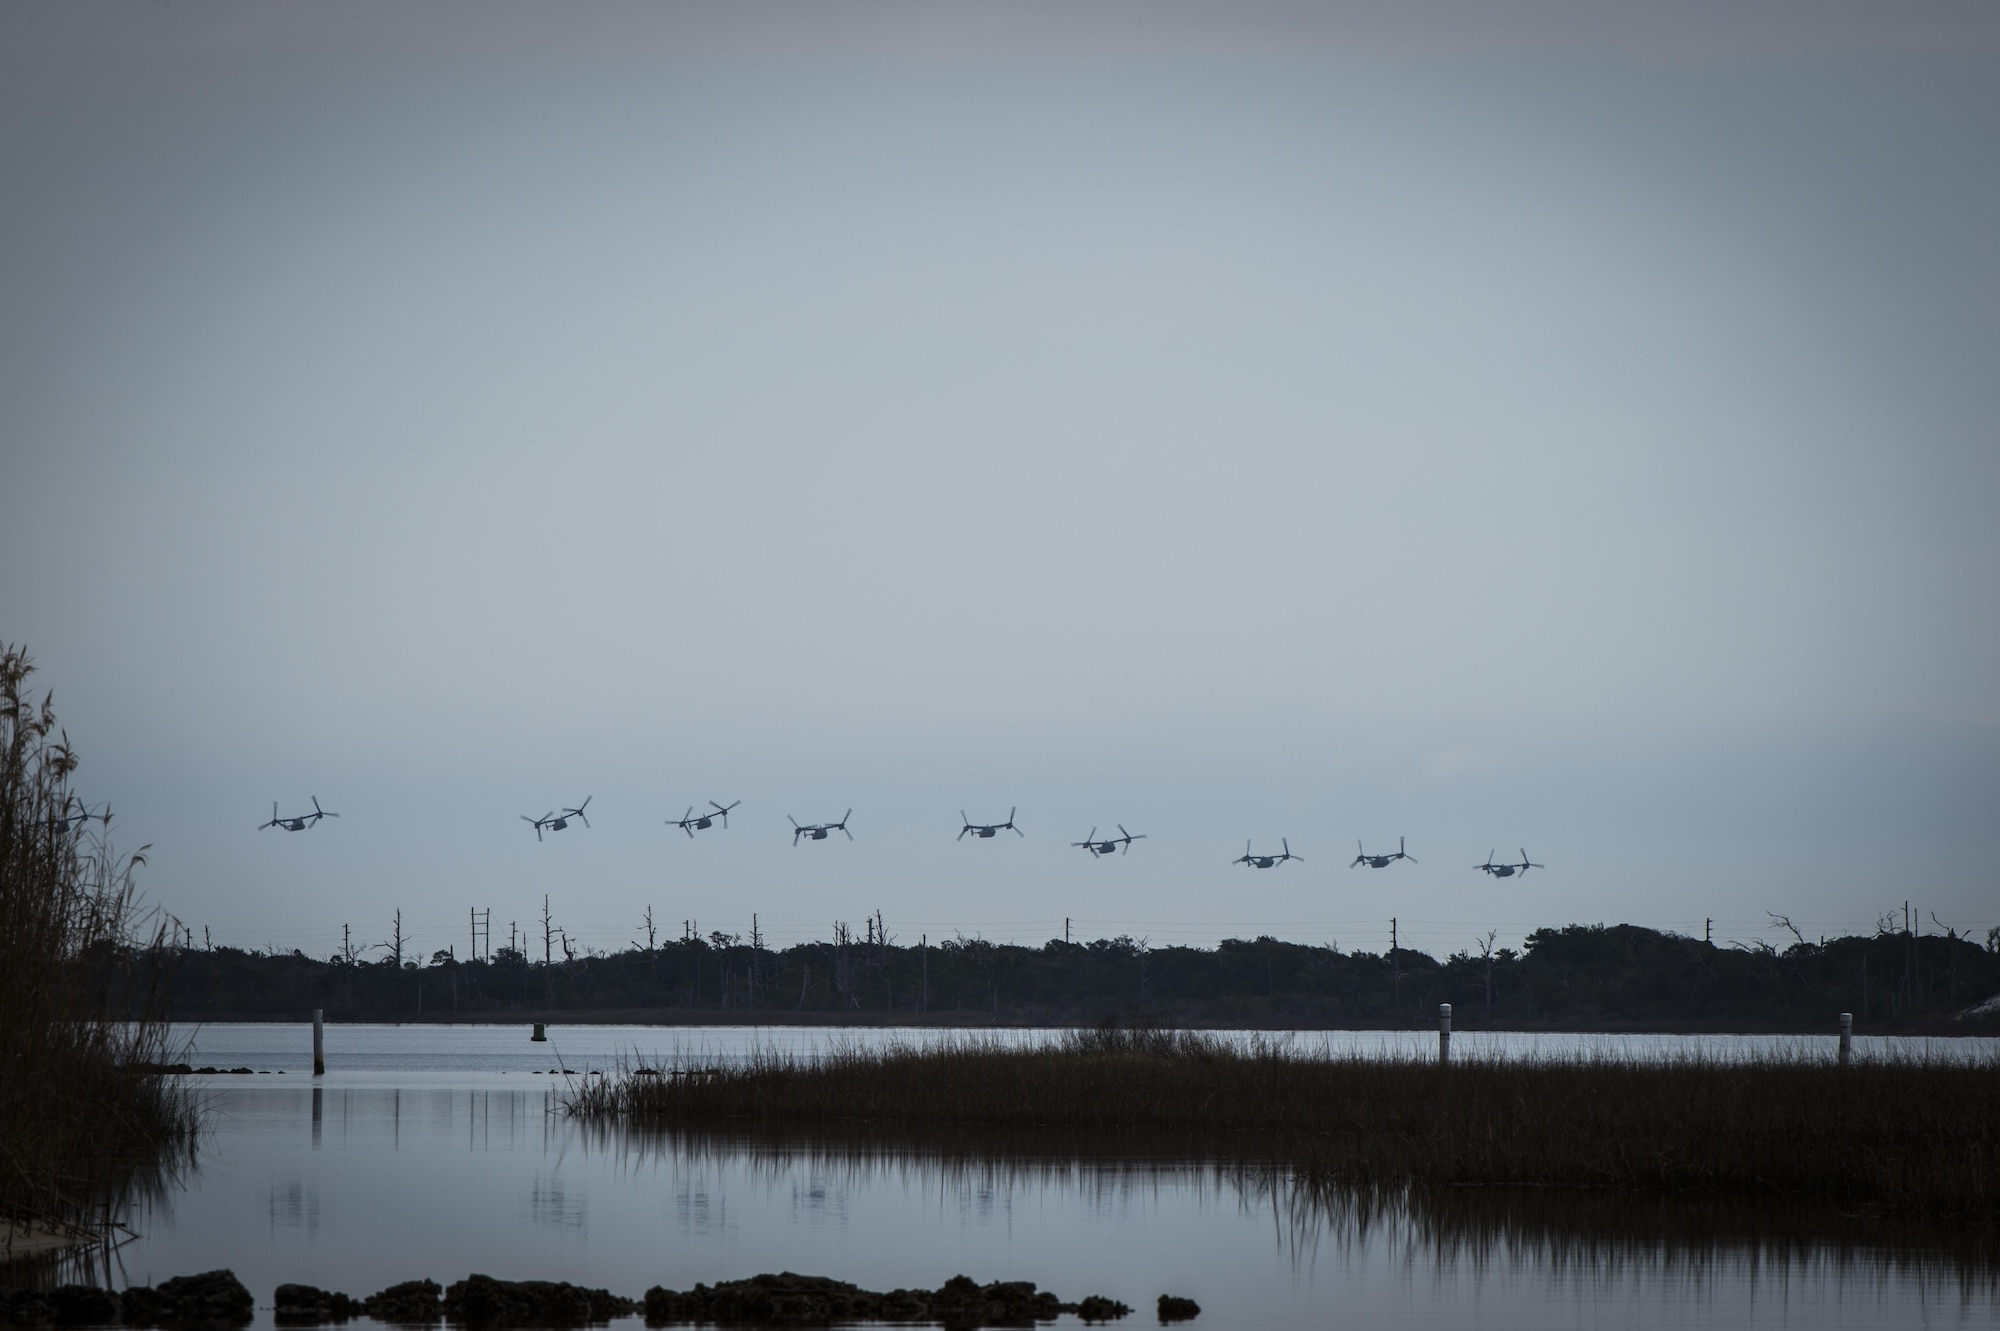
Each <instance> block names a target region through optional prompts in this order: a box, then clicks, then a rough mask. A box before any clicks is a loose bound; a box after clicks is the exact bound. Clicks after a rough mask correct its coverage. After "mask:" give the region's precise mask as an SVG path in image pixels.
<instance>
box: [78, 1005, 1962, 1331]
mask: <svg viewBox="0 0 2000 1331" xmlns="http://www.w3.org/2000/svg"><path fill="white" fill-rule="evenodd" d="M527 1034H528V1033H527V1031H526V1029H525V1028H523V1027H519V1026H486V1027H465V1026H459V1027H424V1026H400V1027H398V1026H334V1027H329V1028H328V1029H327V1048H328V1063H329V1071H328V1073H327V1075H326V1076H325V1077H323V1078H319V1079H317V1084H315V1079H314V1078H312V1077H311V1076H310V1075H308V1074H309V1073H310V1065H311V1034H310V1030H309V1028H306V1027H303V1026H299V1027H286V1026H271V1025H244V1026H209V1027H205V1028H202V1029H201V1030H200V1031H199V1032H198V1033H196V1034H195V1052H194V1061H195V1062H197V1063H198V1064H199V1063H203V1062H208V1063H214V1064H216V1065H218V1066H238V1065H243V1066H250V1067H253V1068H256V1069H259V1070H261V1071H263V1072H265V1073H266V1074H267V1075H261V1076H250V1077H241V1076H238V1077H224V1076H216V1077H203V1078H197V1079H195V1080H196V1083H197V1086H198V1089H199V1091H200V1093H201V1094H202V1095H203V1096H204V1097H205V1100H206V1103H207V1105H208V1109H209V1121H210V1124H211V1131H210V1133H209V1135H208V1137H207V1138H206V1140H205V1142H204V1144H203V1146H202V1149H201V1152H200V1161H199V1164H198V1166H197V1167H196V1168H195V1169H194V1170H193V1171H192V1172H191V1173H190V1174H189V1175H188V1177H186V1178H185V1179H184V1180H182V1181H180V1182H179V1183H177V1184H176V1185H174V1186H173V1187H172V1188H170V1189H169V1190H168V1192H167V1193H166V1195H165V1196H164V1197H162V1198H161V1199H160V1200H158V1201H156V1202H153V1203H150V1204H148V1205H147V1206H145V1207H143V1208H140V1209H139V1210H138V1211H137V1212H136V1213H135V1214H134V1215H133V1216H132V1217H131V1218H130V1224H131V1227H132V1228H133V1230H134V1231H135V1232H136V1234H137V1237H135V1238H134V1239H133V1240H132V1241H131V1242H129V1243H127V1244H125V1245H124V1246H123V1248H122V1249H121V1250H120V1251H119V1253H118V1254H117V1257H116V1259H115V1262H116V1267H117V1269H114V1272H113V1278H114V1279H115V1280H120V1281H132V1282H139V1283H150V1282H155V1281H158V1280H161V1279H164V1278H166V1277H168V1276H173V1275H181V1274H186V1273H189V1272H194V1271H202V1270H208V1269H210V1268H213V1267H218V1266H227V1267H231V1268H234V1269H235V1271H236V1272H237V1273H238V1275H239V1276H241V1277H242V1278H243V1280H244V1282H245V1283H246V1284H248V1285H249V1286H250V1288H251V1290H252V1291H253V1292H254V1293H256V1294H257V1296H258V1298H259V1299H260V1301H263V1302H265V1303H268V1301H269V1299H270V1295H271V1290H272V1289H273V1288H274V1287H275V1286H276V1285H277V1284H278V1283H280V1282H281V1281H287V1280H295V1281H304V1282H307V1283H311V1284H317V1285H323V1286H328V1287H331V1288H335V1289H342V1290H346V1291H348V1292H350V1293H354V1294H366V1293H369V1292H372V1291H373V1290H376V1289H379V1288H381V1287H382V1286H384V1285H387V1284H390V1283H392V1282H394V1281H398V1280H405V1279H412V1278H416V1277H423V1276H428V1277H431V1278H433V1279H437V1280H439V1281H443V1282H449V1281H451V1280H453V1279H456V1278H459V1277H461V1276H463V1275H465V1274H467V1273H469V1272H473V1271H480V1272H485V1273H487V1274H490V1275H495V1276H500V1277H503V1278H511V1279H530V1278H534V1279H556V1280H571V1281H577V1282H580V1283H584V1284H589V1285H602V1286H607V1287H609V1288H611V1289H612V1290H614V1291H616V1292H619V1293H623V1294H628V1295H632V1296H637V1295H639V1294H640V1293H642V1292H643V1291H644V1290H645V1289H646V1287H647V1286H649V1285H653V1284H666V1285H669V1286H672V1287H677V1288H685V1287H686V1286H689V1285H692V1284H694V1283H695V1282H696V1281H710V1282H712V1281H715V1280H718V1279H729V1278H735V1277H741V1276H747V1275H752V1274H755V1273H757V1272H760V1271H776V1270H794V1271H801V1272H809V1273H814V1274H822V1275H830V1276H835V1277H838V1278H840V1279H845V1280H852V1281H855V1282H857V1283H860V1284H862V1285H864V1286H868V1287H872V1288H887V1287H890V1286H896V1285H922V1286H935V1285H937V1284H939V1283H941V1282H942V1281H943V1280H945V1279H946V1278H947V1277H949V1276H952V1275H954V1274H957V1273H959V1272H964V1273H965V1274H967V1275H971V1276H973V1277H975V1278H977V1279H979V1280H994V1279H1026V1280H1033V1281H1036V1282H1037V1283H1039V1284H1040V1285H1042V1286H1044V1287H1045V1288H1050V1289H1053V1290H1055V1291H1056V1292H1057V1293H1058V1294H1060V1295H1061V1296H1062V1297H1064V1298H1066V1299H1076V1298H1080V1297H1082V1296H1083V1295H1085V1294H1091V1293H1101V1294H1107V1295H1110V1296H1112V1297H1114V1298H1119V1299H1122V1300H1124V1301H1125V1302H1126V1303H1129V1304H1131V1305H1133V1307H1134V1308H1135V1309H1137V1311H1136V1312H1135V1314H1134V1316H1133V1317H1132V1318H1131V1319H1128V1321H1127V1323H1126V1325H1128V1326H1132V1325H1152V1324H1154V1317H1153V1313H1152V1306H1151V1305H1152V1304H1153V1301H1154V1300H1155V1299H1156V1298H1157V1297H1158V1295H1160V1294H1161V1293H1163V1292H1167V1293H1174V1294H1181V1295H1186V1296H1188V1297H1191V1298H1194V1299H1196V1300H1197V1301H1199V1302H1200V1303H1201V1305H1202V1307H1203V1309H1204V1312H1203V1315H1202V1318H1201V1320H1200V1321H1198V1322H1197V1323H1195V1324H1194V1325H1195V1326H1196V1327H1198V1328H1199V1327H1208V1328H1212V1329H1219V1328H1229V1327H1273V1328H1276V1327H1286V1328H1290V1327H1323V1326H1358V1327H1359V1326H1450V1327H1468V1328H1473V1327H1477V1328H1512V1327H1523V1328H1526V1327H1598V1326H1619V1327H1712V1326H1749V1325H1753V1324H1754V1325H1758V1326H1800V1327H1813V1328H1830V1327H1930V1326H1940V1327H1944V1326H1980V1327H1986V1326H1993V1325H1995V1324H1996V1322H2000V1280H1997V1278H1996V1274H1995V1266H1994V1263H1993V1261H1992V1258H1991V1253H1992V1252H1993V1245H1992V1243H1991V1242H1990V1241H1989V1240H1990V1236H1978V1235H1974V1236H1969V1239H1968V1238H1967V1236H1954V1235H1950V1234H1945V1235H1929V1236H1926V1235H1913V1234H1911V1233H1909V1232H1908V1231H1906V1230H1900V1229H1891V1228H1890V1227H1887V1226H1883V1225H1881V1224H1879V1223H1874V1222H1869V1221H1867V1220H1865V1219H1856V1218H1849V1219H1846V1220H1836V1219H1828V1218H1825V1217H1817V1218H1806V1219H1801V1218H1798V1217H1793V1218H1791V1219H1789V1220H1788V1219H1787V1218H1785V1217H1782V1216H1775V1217H1774V1216H1770V1215H1765V1214H1752V1213H1748V1212H1745V1211H1741V1210H1732V1209H1730V1208H1718V1207H1709V1208H1707V1209H1702V1208H1699V1207H1695V1206H1691V1205H1690V1204H1687V1203H1662V1202H1660V1201H1659V1200H1658V1199H1652V1200H1649V1201H1632V1200H1629V1199H1625V1200H1621V1199H1615V1198H1614V1199H1604V1198H1547V1197H1543V1198H1527V1199H1490V1198H1480V1199H1475V1200H1474V1201H1463V1200H1455V1199H1452V1198H1445V1199H1442V1200H1439V1199H1429V1200H1426V1199H1422V1198H1417V1199H1399V1200H1393V1201H1389V1202H1379V1203H1377V1204H1374V1205H1365V1204H1363V1203H1362V1202H1360V1201H1358V1200H1356V1199H1353V1198H1351V1197H1348V1198H1343V1197H1338V1196H1309V1195H1304V1194H1302V1193H1300V1192H1299V1191H1298V1190H1297V1189H1295V1188H1293V1187H1292V1186H1291V1185H1290V1184H1289V1183H1288V1182H1287V1181H1286V1180H1285V1179H1284V1178H1283V1176H1282V1175H1276V1174H1274V1173H1272V1172H1271V1171H1270V1170H1268V1169H1266V1168H1264V1167H1263V1166H1261V1165H1260V1164H1259V1163H1258V1162H1257V1160H1256V1158H1255V1151H1254V1150H1246V1152H1245V1154H1244V1155H1243V1156H1242V1157H1241V1158H1238V1159H1233V1160H1217V1159H1213V1158H1207V1159H1200V1158H1190V1157H1189V1156H1188V1155H1187V1154H1186V1153H1185V1152H1184V1151H1181V1150H1177V1149H1175V1148H1174V1147H1173V1146H1172V1144H1170V1143H1161V1142H1158V1141H1144V1140H1130V1139H1128V1140H1123V1141H1105V1140H1103V1139H1095V1140H1088V1141H1086V1140H1078V1141H1075V1142H1067V1141H1065V1142H1062V1143H1057V1144H1053V1145H1052V1144H1051V1143H1050V1142H1049V1141H1048V1140H1047V1139H1029V1140H1022V1139H1014V1140H1005V1139H1000V1138H992V1137H980V1136H977V1135H969V1134H959V1135H955V1136H940V1137H924V1138H910V1137H907V1136H899V1137H897V1138H895V1139H893V1140H891V1139H877V1140H869V1139H864V1138H857V1137H853V1136H847V1137H842V1136H838V1135H818V1136H812V1135H800V1136H794V1137H790V1138H779V1137H774V1136H771V1135H768V1134H767V1135H761V1136H717V1135H712V1134H710V1135H696V1134H679V1135H674V1134H652V1135H644V1134H634V1133H623V1132H611V1131H605V1130H602V1129H589V1128H586V1127H583V1126H581V1125H578V1124H575V1123H573V1122H571V1121H569V1120H568V1119H567V1118H565V1117H564V1116H563V1115H562V1113H561V1112H560V1099H561V1096H562V1094H563V1092H564V1090H565V1088H566V1086H567V1084H568V1081H567V1080H566V1078H565V1077H564V1076H562V1075H560V1074H558V1075H555V1076H551V1075H550V1072H549V1070H550V1069H552V1068H565V1067H566V1068H568V1069H570V1070H571V1075H572V1077H574V1076H580V1075H589V1074H590V1073H592V1072H594V1071H598V1070H605V1069H610V1068H613V1067H614V1065H615V1063H616V1061H617V1060H618V1059H619V1058H620V1057H621V1056H623V1057H629V1056H632V1055H634V1054H637V1055H641V1056H644V1057H646V1058H648V1060H649V1061H651V1060H661V1061H666V1060H680V1061H684V1062H694V1063H702V1062H709V1063H713V1062H720V1061H724V1060H727V1059H732V1058H738V1057H742V1056H744V1055H745V1054H747V1053H749V1052H751V1051H753V1050H755V1049H759V1048H763V1049H771V1048H786V1049H799V1050H805V1049H812V1048H822V1047H825V1046H826V1045H827V1044H828V1043H829V1042H833V1041H848V1042H851V1043H852V1042H869V1043H872V1042H875V1041H881V1040H889V1039H895V1038H904V1039H913V1040H914V1039H931V1038H938V1036H937V1035H936V1034H935V1033H929V1032H921V1031H906V1032H877V1031H843V1032H838V1033H828V1032H824V1031H816V1030H784V1029H780V1030H772V1029H768V1028H766V1029H747V1028H721V1027H718V1028H702V1029H688V1028H680V1029H666V1028H658V1027H623V1028H618V1027H598V1028H556V1029H555V1030H553V1031H552V1034H553V1036H554V1040H553V1042H552V1043H551V1044H540V1045H536V1044H530V1043H529V1042H528V1039H527ZM1006 1038H1018V1037H1006ZM1026 1038H1040V1037H1039V1036H1038V1035H1033V1034H1031V1035H1030V1036H1028V1037H1026ZM1426 1038H1429V1039H1430V1040H1431V1041H1432V1043H1426V1042H1425V1041H1426ZM1320 1039H1321V1037H1320V1036H1317V1035H1315V1036H1312V1037H1303V1038H1302V1041H1303V1040H1310V1041H1311V1042H1313V1044H1315V1045H1316V1043H1317V1042H1318V1041H1319V1040H1320ZM1333 1039H1334V1040H1335V1041H1336V1047H1348V1046H1352V1047H1355V1048H1359V1049H1366V1050H1369V1051H1374V1050H1379V1049H1388V1050H1397V1051H1403V1052H1408V1053H1410V1054H1411V1055H1412V1056H1420V1055H1423V1054H1427V1053H1428V1052H1430V1051H1431V1050H1433V1049H1434V1047H1435V1045H1434V1037H1422V1036H1405V1035H1401V1034H1393V1033H1363V1034H1341V1035H1338V1036H1335V1037H1333ZM1482 1042H1486V1043H1487V1044H1488V1045H1489V1047H1490V1051H1491V1052H1493V1053H1495V1054H1518V1053H1523V1052H1533V1051H1539V1052H1543V1053H1548V1052H1557V1051H1567V1050H1569V1049H1572V1048H1585V1047H1590V1046H1591V1045H1592V1044H1593V1043H1594V1044H1595V1045H1597V1046H1601V1047H1609V1048H1613V1049H1616V1050H1618V1051H1620V1052H1626V1053H1638V1052H1645V1051H1659V1052H1671V1051H1672V1050H1674V1049H1677V1048H1685V1047H1686V1042H1685V1041H1679V1040H1676V1039H1675V1038H1673V1037H1616V1038H1611V1037H1598V1038H1594V1040H1593V1039H1579V1038H1574V1037H1547V1036H1542V1037H1535V1038H1534V1039H1532V1040H1529V1039H1527V1038H1526V1037H1511V1036H1477V1035H1475V1036H1461V1037H1458V1043H1457V1045H1456V1047H1455V1049H1454V1052H1455V1053H1457V1052H1460V1051H1464V1052H1466V1053H1471V1052H1474V1051H1475V1050H1476V1049H1478V1048H1479V1047H1480V1045H1481V1043H1482ZM1700 1043H1701V1044H1702V1046H1703V1047H1704V1048H1705V1049H1708V1050H1709V1051H1710V1052H1716V1053H1718V1054H1719V1055H1721V1056H1733V1055H1735V1054H1740V1053H1742V1052H1749V1051H1752V1050H1754V1049H1757V1048H1760V1047H1768V1046H1769V1044H1771V1043H1772V1042H1770V1041H1759V1040H1749V1041H1746V1040H1743V1039H1740V1038H1739V1039H1734V1040H1727V1039H1721V1038H1719V1037H1706V1038H1705V1039H1704V1040H1702V1041H1701V1042H1700ZM1779 1043H1783V1042H1779ZM1792 1043H1793V1044H1795V1045H1796V1044H1797V1042H1792ZM1822 1043H1825V1044H1826V1045H1827V1047H1828V1049H1829V1050H1830V1047H1831V1046H1830V1042H1822ZM1934 1043H1935V1044H1936V1045H1937V1047H1938V1050H1939V1052H1950V1053H1953V1054H1956V1053H1961V1052H1964V1053H1970V1054H1976V1053H1977V1052H1978V1051H1977V1049H1974V1048H1972V1046H1971V1042H1934ZM1979 1043H1980V1044H1983V1045H1985V1046H1986V1047H1987V1048H1988V1049H1989V1051H1990V1048H1991V1046H1992V1044H1993V1042H1990V1041H1987V1042H1979ZM1308 1047H1312V1046H1308ZM1798 1047H1800V1048H1804V1049H1817V1048H1818V1047H1819V1046H1818V1044H1808V1045H1802V1046H1798ZM1871 1047H1875V1048H1879V1046H1869V1045H1864V1052H1867V1050H1868V1049H1869V1048H1871ZM1958 1240H1967V1241H1964V1242H1960V1241H1958ZM260 1316H262V1317H263V1318H265V1319H266V1320H265V1322H264V1324H265V1325H268V1316H269V1314H268V1311H265V1312H263V1313H261V1314H260Z"/></svg>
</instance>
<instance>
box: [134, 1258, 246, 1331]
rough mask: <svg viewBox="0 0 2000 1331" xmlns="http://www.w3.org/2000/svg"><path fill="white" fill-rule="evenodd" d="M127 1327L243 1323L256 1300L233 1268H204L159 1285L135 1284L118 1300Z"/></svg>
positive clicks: (233, 1324) (238, 1324)
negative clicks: (231, 1269) (191, 1274)
mask: <svg viewBox="0 0 2000 1331" xmlns="http://www.w3.org/2000/svg"><path fill="white" fill-rule="evenodd" d="M119 1302H120V1304H121V1305H122V1310H123V1313H124V1318H125V1325H127V1326H162V1325H168V1326H171V1325H176V1324H181V1323H196V1322H203V1323H208V1324H211V1325H217V1326H242V1325H244V1324H245V1323H247V1322H248V1321H249V1320H250V1318H251V1315H252V1314H253V1313H255V1312H256V1310H257V1301H256V1300H255V1299H253V1298H251V1297H250V1291H249V1290H247V1289H245V1288H243V1282H242V1281H240V1280H238V1279H237V1278H236V1273H235V1272H234V1271H204V1272H202V1273H201V1274H200V1275H198V1276H175V1277H174V1278H173V1279H172V1280H163V1281H161V1282H160V1283H159V1284H158V1285H156V1286H153V1287H150V1288H149V1287H147V1286H145V1285H134V1286H133V1287H132V1288H130V1289H128V1290H126V1291H125V1294H124V1297H123V1298H122V1299H120V1300H119Z"/></svg>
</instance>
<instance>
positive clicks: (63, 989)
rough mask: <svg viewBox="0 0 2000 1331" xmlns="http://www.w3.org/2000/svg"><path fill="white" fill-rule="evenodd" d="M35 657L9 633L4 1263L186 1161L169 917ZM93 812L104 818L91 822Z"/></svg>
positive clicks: (0, 708) (1, 1154)
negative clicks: (84, 788)
mask: <svg viewBox="0 0 2000 1331" xmlns="http://www.w3.org/2000/svg"><path fill="white" fill-rule="evenodd" d="M33 669H34V666H33V662H32V661H31V659H30V658H29V657H28V655H27V654H26V653H25V652H24V651H22V650H21V649H19V648H16V647H11V646H5V645H0V1260H9V1259H20V1258H32V1257H33V1256H34V1255H35V1254H37V1253H47V1252H49V1251H51V1250H54V1249H61V1248H66V1247H74V1246H77V1245H78V1244H82V1243H90V1242H95V1241H98V1240H99V1239H101V1238H103V1237H104V1236H105V1234H106V1233H107V1232H108V1230H109V1227H110V1224H111V1220H112V1217H113V1216H114V1214H115V1213H116V1212H117V1210H118V1209H119V1206H120V1205H121V1203H122V1202H124V1201H125V1200H127V1199H129V1198H131V1197H132V1196H134V1195H135V1192H136V1191H137V1190H141V1189H145V1188H147V1187H151V1186H157V1184H158V1183H159V1181H160V1180H161V1179H162V1178H163V1177H164V1176H166V1175H168V1174H170V1173H171V1172H172V1171H173V1170H174V1169H176V1168H178V1167H179V1166H180V1165H181V1164H183V1163H184V1162H185V1161H186V1160H187V1159H188V1158H189V1153H190V1152H191V1151H192V1148H193V1141H194V1133H195V1129H196V1119H197V1114H196V1108H195V1104H194V1100H193V1097H192V1096H191V1094H190V1093H189V1092H188V1091H187V1090H185V1089H184V1088H182V1087H181V1086H180V1085H179V1084H178V1083H176V1082H174V1081H172V1080H171V1079H169V1078H166V1077H163V1076H161V1075H159V1073H158V1072H157V1071H154V1070H153V1069H155V1068H157V1067H158V1066H159V1065H160V1064H162V1063H165V1062H166V1061H168V1057H169V1055H170V1054H172V1053H174V1052H175V1050H174V1048H173V1046H172V1044H171V1038H172V1037H171V1035H170V1032H169V1027H168V1022H167V1015H168V1014H167V988H166V986H167V982H168V981H169V979H170V978H171V971H170V965H169V963H170V949H169V948H168V947H167V931H166V928H165V922H164V921H163V920H162V919H161V918H160V917H159V916H157V915H156V914H149V913H147V912H144V911H142V910H141V909H140V907H139V904H138V897H137V889H136V884H135V877H134V876H135V872H136V870H137V868H138V867H139V866H140V865H141V864H143V863H144V862H145V859H144V855H143V852H142V853H139V854H132V855H124V856H121V855H120V854H119V853H118V852H117V851H116V850H115V849H114V848H113V846H112V844H111V841H110V839H109V836H108V828H109V823H110V815H109V813H108V811H106V812H102V813H100V812H97V811H93V810H90V809H87V808H86V807H85V806H84V805H83V804H82V802H81V800H79V799H78V797H77V796H76V795H75V793H74V792H73V790H72V788H71V785H70V778H71V776H72V775H73V774H74V772H75V771H76V767H77V758H76V754H75V752H74V751H73V750H72V749H71V748H70V744H69V738H68V736H67V735H65V734H64V733H63V732H62V730H61V729H60V728H59V727H58V725H57V723H56V718H55V710H54V706H53V703H52V701H51V699H50V698H49V697H48V696H47V695H44V696H42V697H41V698H40V699H39V700H37V699H35V698H32V697H31V696H30V695H29V693H28V691H27V681H28V677H29V676H30V675H31V674H32V673H33ZM93 824H95V826H94V827H93Z"/></svg>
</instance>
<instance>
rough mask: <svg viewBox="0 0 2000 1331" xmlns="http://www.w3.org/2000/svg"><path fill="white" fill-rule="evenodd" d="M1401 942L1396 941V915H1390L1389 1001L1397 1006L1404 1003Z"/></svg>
mask: <svg viewBox="0 0 2000 1331" xmlns="http://www.w3.org/2000/svg"><path fill="white" fill-rule="evenodd" d="M1401 946H1402V945H1401V944H1400V943H1398V942H1397V941H1396V917H1395V916H1393V915H1391V916H1390V917H1389V995H1390V996H1389V1002H1390V1003H1391V1004H1393V1005H1395V1006H1397V1007H1400V1006H1402V1003H1403V969H1402V965H1401V963H1400V962H1399V961H1398V960H1397V958H1396V953H1397V951H1398V950H1399V949H1400V948H1401Z"/></svg>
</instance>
